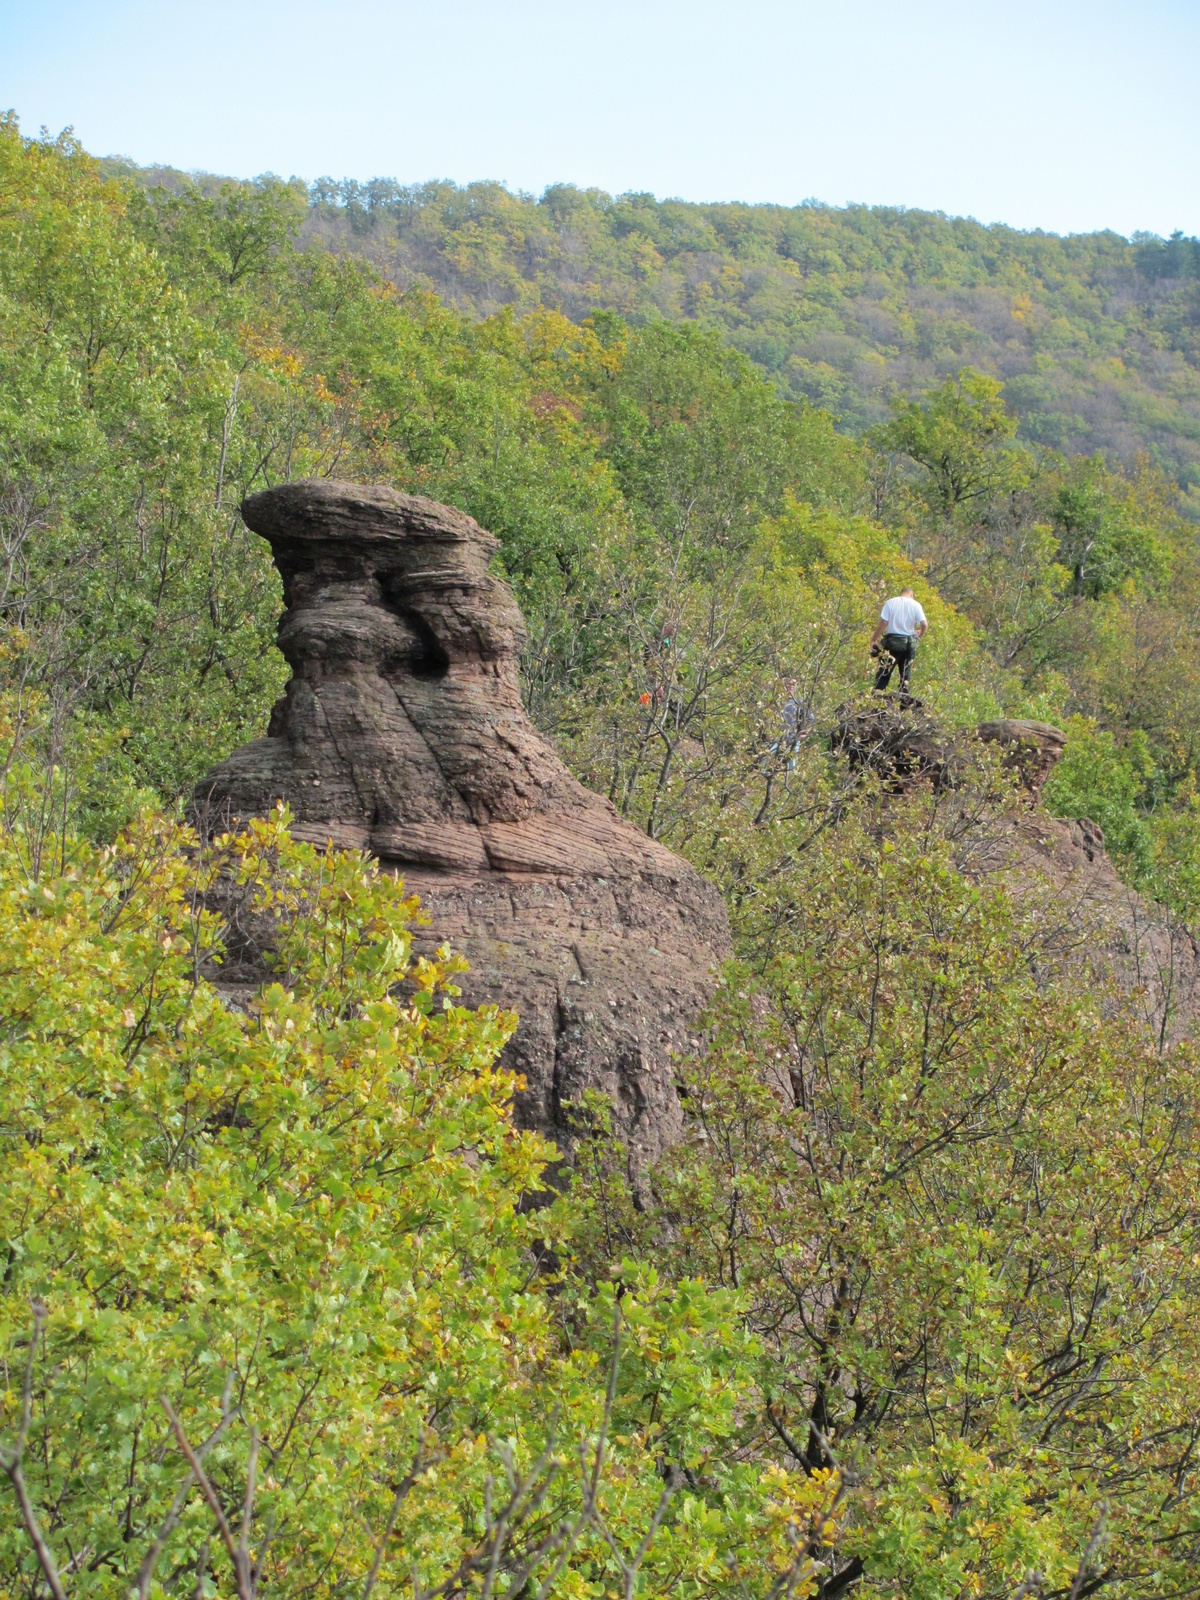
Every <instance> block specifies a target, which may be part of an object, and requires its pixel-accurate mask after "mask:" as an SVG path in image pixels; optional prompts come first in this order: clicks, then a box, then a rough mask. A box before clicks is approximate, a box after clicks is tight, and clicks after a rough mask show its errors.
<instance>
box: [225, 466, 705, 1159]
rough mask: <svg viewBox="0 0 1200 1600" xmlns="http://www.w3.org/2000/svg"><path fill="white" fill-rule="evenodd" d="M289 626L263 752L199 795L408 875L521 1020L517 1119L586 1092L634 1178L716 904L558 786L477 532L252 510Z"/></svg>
mask: <svg viewBox="0 0 1200 1600" xmlns="http://www.w3.org/2000/svg"><path fill="white" fill-rule="evenodd" d="M242 514H243V516H244V517H245V519H246V521H247V523H248V524H249V525H250V527H251V528H253V529H254V531H255V532H256V533H259V534H261V535H262V536H263V537H264V538H265V539H267V540H268V541H269V542H270V545H271V550H272V553H273V555H274V558H275V563H276V565H277V566H278V568H279V571H280V573H281V574H282V576H283V585H284V595H285V598H286V602H287V610H286V612H285V613H284V616H283V618H282V620H281V621H280V624H279V646H280V649H281V650H282V651H283V654H284V656H285V657H286V659H287V662H288V665H289V666H290V667H291V669H292V678H291V682H290V683H289V684H288V686H287V691H286V693H285V695H284V697H283V699H282V700H280V701H279V703H278V704H277V705H276V707H275V709H274V711H273V712H272V714H271V721H270V725H269V727H268V729H267V734H266V737H265V738H263V739H257V740H255V741H254V742H253V743H252V744H249V745H246V746H244V747H243V748H242V749H240V750H238V751H236V752H235V753H234V754H233V755H232V756H231V757H230V758H229V760H228V761H225V762H223V763H222V764H221V765H220V766H219V767H217V768H216V769H215V770H214V771H213V772H211V773H210V774H209V775H208V777H207V778H206V779H205V780H204V781H203V783H202V784H201V785H200V786H199V787H198V789H197V791H196V806H197V810H198V811H199V812H200V813H201V814H202V815H203V814H204V813H208V814H210V815H212V814H214V813H215V814H216V815H217V816H219V817H220V818H221V819H222V820H223V821H224V820H233V819H235V818H237V817H239V816H240V817H247V816H253V815H262V814H265V813H266V812H268V811H269V810H270V809H271V807H273V806H274V805H275V803H276V802H277V801H278V800H280V799H284V800H286V801H287V802H288V803H289V805H290V806H291V808H292V811H293V814H294V816H295V827H294V832H295V834H296V835H297V836H298V837H300V838H305V839H309V840H312V841H314V842H315V843H318V844H325V843H326V842H328V841H332V843H333V844H335V845H338V846H342V847H354V848H357V849H366V850H370V851H372V852H373V853H374V854H375V855H377V856H378V857H379V858H380V859H381V861H383V862H384V863H385V864H386V865H387V866H389V867H391V868H393V869H394V870H396V871H397V872H400V873H402V874H403V877H404V880H405V884H406V886H407V887H408V888H409V889H411V890H412V891H414V892H415V893H417V894H419V895H420V896H421V899H422V902H423V903H424V906H425V908H426V910H427V911H428V912H429V914H430V915H431V917H432V919H433V921H432V927H431V929H430V930H429V935H428V937H429V941H430V942H431V943H434V944H440V943H442V942H443V941H444V942H447V943H449V944H450V945H451V946H453V948H455V949H456V950H458V951H460V952H461V953H462V954H463V955H465V956H466V957H467V959H468V960H469V961H470V963H471V969H472V970H471V972H470V974H469V975H468V977H467V978H465V979H464V980H463V988H464V994H465V996H466V998H467V1000H468V1001H469V1002H471V1003H481V1002H485V1001H494V1002H496V1003H498V1004H501V1005H504V1006H512V1007H515V1008H516V1009H517V1010H518V1011H519V1013H520V1018H521V1020H520V1026H519V1028H518V1032H517V1035H516V1037H515V1039H514V1040H513V1042H512V1043H511V1044H510V1045H509V1047H508V1048H509V1053H510V1057H511V1060H512V1062H513V1064H514V1065H515V1066H516V1067H517V1068H518V1069H519V1070H520V1071H521V1072H522V1073H523V1074H524V1075H525V1078H526V1081H527V1084H528V1089H527V1092H526V1094H525V1095H524V1097H523V1099H522V1102H521V1105H520V1107H519V1113H520V1115H521V1117H522V1120H523V1121H524V1122H525V1123H526V1124H527V1125H530V1126H533V1127H537V1128H539V1129H541V1130H543V1131H545V1132H547V1133H550V1134H551V1135H553V1136H556V1137H558V1138H559V1139H560V1140H562V1141H564V1142H565V1136H566V1134H567V1130H568V1126H569V1109H568V1108H569V1106H570V1104H571V1103H572V1102H576V1101H578V1099H579V1097H580V1095H581V1094H582V1093H583V1092H584V1091H585V1090H589V1089H592V1090H599V1091H600V1092H602V1093H603V1094H605V1095H606V1096H607V1097H608V1098H609V1099H610V1101H611V1102H612V1105H613V1107H614V1125H615V1130H616V1131H617V1132H618V1133H619V1134H620V1136H621V1137H622V1138H623V1139H624V1141H625V1142H626V1144H627V1145H628V1147H629V1148H630V1151H631V1154H632V1156H633V1157H634V1160H635V1162H637V1163H638V1164H639V1165H640V1164H641V1163H642V1162H644V1161H646V1160H649V1159H653V1157H654V1156H656V1155H657V1154H658V1153H659V1151H661V1150H662V1149H663V1148H664V1147H665V1145H666V1144H668V1143H669V1142H670V1141H671V1140H672V1139H674V1138H675V1137H676V1136H677V1134H678V1132H679V1130H680V1128H681V1126H682V1116H681V1111H680V1105H679V1100H678V1096H677V1094H676V1091H675V1085H674V1076H673V1071H672V1067H671V1052H672V1050H675V1049H680V1048H686V1046H687V1041H688V1036H689V1030H690V1029H691V1027H692V1026H693V1024H694V1021H695V1018H696V1015H697V1013H698V1011H699V1010H700V1008H701V1006H702V1005H703V1003H704V1000H705V998H706V996H707V994H708V992H709V989H710V984H711V973H712V969H713V968H714V966H715V965H716V964H717V963H718V962H720V961H721V960H722V959H724V958H725V957H726V956H727V955H728V954H729V930H728V923H727V919H726V915H725V908H724V905H723V902H722V900H721V897H720V895H719V894H718V892H717V890H716V889H715V888H713V886H712V885H711V884H708V883H706V882H705V881H704V879H702V878H701V877H699V876H698V874H697V873H695V872H694V871H693V870H692V868H691V867H689V866H688V865H687V863H686V862H684V861H681V860H680V859H679V858H678V857H677V856H674V855H672V854H671V852H670V851H669V850H666V849H664V848H663V846H662V845H659V844H656V843H655V842H654V841H652V840H650V839H647V838H646V837H645V835H643V834H642V833H640V832H638V830H636V829H635V828H633V827H631V826H629V825H628V824H627V823H625V822H623V821H622V820H621V819H620V817H619V816H618V815H617V813H616V811H615V810H614V808H613V807H612V806H611V805H610V804H609V803H608V802H607V801H606V800H602V799H601V798H600V797H599V796H597V795H594V794H591V793H590V792H589V791H588V790H586V789H585V788H583V787H582V785H581V784H579V783H577V782H576V780H575V779H574V778H572V777H571V775H570V774H569V773H568V772H567V770H566V768H565V767H564V766H563V764H562V762H561V761H559V759H558V757H557V756H556V755H555V754H554V752H553V750H551V748H550V747H549V746H548V745H547V744H546V743H545V741H544V740H543V739H542V738H541V737H540V736H539V735H538V733H537V732H536V730H535V729H534V728H533V726H532V724H531V723H530V721H529V719H528V717H527V716H526V714H525V712H524V710H523V708H522V705H521V697H520V691H519V685H518V678H517V663H518V656H519V654H520V650H521V646H522V643H523V640H524V624H523V621H522V617H521V613H520V610H519V608H518V606H517V604H516V601H515V600H514V598H513V595H512V592H511V590H510V589H509V588H508V586H507V585H506V584H505V583H503V582H501V581H500V580H499V579H497V578H495V577H493V576H492V575H491V574H490V573H489V571H488V564H489V561H490V558H491V556H492V553H493V551H494V550H495V548H496V541H495V540H494V539H493V538H492V536H491V535H490V534H489V533H486V532H485V531H484V530H483V529H482V528H480V527H479V526H478V524H477V523H475V522H473V521H472V519H471V518H470V517H467V516H464V515H463V514H462V513H461V512H459V511H455V510H452V509H451V508H450V507H448V506H442V505H437V504H436V503H434V502H433V501H431V500H422V499H417V498H413V497H410V496H406V495H401V494H397V493H396V492H395V491H394V490H391V489H384V488H367V487H363V486H360V485H357V484H351V483H339V482H336V481H333V480H329V479H317V480H311V481H307V482H301V483H292V484H287V485H284V486H283V487H281V488H278V489H271V490H268V491H267V492H266V493H264V494H257V495H254V496H252V497H251V498H250V499H249V500H247V501H246V503H245V505H244V506H243V507H242Z"/></svg>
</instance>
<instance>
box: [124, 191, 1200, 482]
mask: <svg viewBox="0 0 1200 1600" xmlns="http://www.w3.org/2000/svg"><path fill="white" fill-rule="evenodd" d="M137 176H138V178H139V179H140V181H143V182H155V181H165V182H168V183H173V184H175V185H178V184H179V183H181V182H182V181H183V177H182V174H178V173H171V172H169V171H161V170H160V171H157V172H155V171H148V172H145V173H138V174H137ZM309 201H310V204H309V207H308V210H307V214H306V217H305V220H304V224H303V227H302V231H301V234H300V238H301V240H302V242H304V243H306V244H312V245H321V246H325V247H327V248H332V249H336V250H346V251H350V252H351V253H353V254H355V255H360V256H363V257H364V258H365V259H367V260H369V261H371V262H372V263H373V264H374V265H375V266H376V267H378V269H379V270H380V272H381V273H383V274H384V275H385V276H386V277H387V278H388V279H389V280H390V281H392V282H394V283H396V284H397V285H399V286H400V287H402V288H406V287H408V286H409V285H410V284H414V283H416V284H423V285H427V286H428V287H430V288H432V289H433V290H435V291H436V292H437V294H438V295H439V296H441V297H442V298H443V299H444V300H446V301H447V302H448V303H450V304H452V305H454V306H457V307H459V308H460V309H462V310H469V311H472V312H474V313H475V314H476V315H480V316H486V315H489V314H491V313H492V312H494V311H497V310H499V309H500V308H501V307H504V306H511V307H513V308H514V309H516V310H518V311H523V310H528V309H530V308H531V307H532V306H535V305H544V306H551V307H555V308H558V309H561V310H562V311H564V312H565V313H566V314H567V315H568V316H569V317H571V318H572V319H573V320H575V321H579V320H581V319H582V318H583V317H586V316H587V315H588V314H589V313H590V312H591V311H593V310H595V309H597V308H606V309H610V310H614V311H618V312H620V313H621V314H622V315H623V316H626V317H628V318H630V319H632V320H633V321H635V322H641V321H644V320H645V319H646V318H647V317H651V316H655V315H659V316H665V317H667V318H669V319H671V320H672V321H682V320H685V319H686V320H692V321H695V322H697V323H699V324H700V325H701V326H703V327H712V328H716V329H720V330H721V331H722V332H723V333H725V334H726V335H727V336H728V338H729V339H730V341H731V343H732V344H733V345H734V346H735V347H736V348H737V349H740V350H744V351H745V352H746V353H747V354H748V355H750V356H751V357H752V358H753V360H754V361H755V362H756V363H757V364H758V365H759V366H761V367H762V368H763V369H764V370H766V371H767V372H769V373H771V374H772V376H773V377H774V378H775V379H776V380H777V381H778V382H779V383H780V385H781V386H782V388H783V391H784V392H785V393H786V394H789V395H793V396H795V397H801V396H803V397H806V398H807V399H809V400H811V401H813V402H814V403H815V404H817V405H821V406H826V407H828V408H829V409H830V410H832V411H833V412H834V413H835V414H836V415H837V416H838V418H839V422H840V425H841V426H843V427H845V428H848V429H850V430H852V431H859V430H861V429H862V428H863V427H864V426H866V425H868V424H870V423H874V422H878V421H879V420H880V419H881V418H882V417H883V416H885V415H886V413H887V405H888V400H889V399H890V397H891V396H892V395H893V394H895V393H896V392H898V391H899V392H906V393H912V392H914V391H915V390H918V389H920V388H922V387H924V386H926V385H928V384H929V383H931V382H933V381H935V380H936V379H938V378H940V377H942V376H944V375H945V374H946V373H948V372H950V371H953V370H955V369H956V368H958V367H961V366H964V365H968V364H969V365H972V366H976V367H980V368H982V369H984V370H986V371H988V372H990V373H992V374H993V375H994V376H995V377H998V378H1002V379H1004V380H1005V383H1006V391H1005V392H1006V399H1007V401H1008V404H1009V405H1010V406H1011V407H1012V408H1013V410H1014V411H1015V412H1016V414H1017V415H1018V416H1019V418H1020V420H1021V436H1022V437H1023V438H1025V439H1028V440H1030V441H1031V442H1036V443H1041V444H1045V445H1049V446H1052V447H1053V448H1055V449H1060V450H1066V451H1071V452H1074V451H1082V452H1084V453H1091V452H1094V451H1096V450H1105V451H1110V452H1114V453H1116V454H1117V455H1118V456H1119V457H1120V458H1121V459H1123V460H1124V461H1125V462H1126V463H1132V461H1133V459H1134V457H1135V456H1136V453H1137V452H1138V450H1140V449H1141V450H1147V451H1149V452H1150V453H1151V454H1152V456H1153V458H1154V459H1155V460H1156V461H1158V462H1159V463H1160V464H1161V465H1162V466H1163V467H1164V468H1166V470H1168V471H1169V472H1170V473H1171V474H1172V475H1173V476H1177V477H1178V479H1179V481H1180V483H1181V484H1182V485H1183V487H1184V488H1185V489H1187V488H1190V486H1191V485H1192V484H1193V483H1195V484H1198V485H1200V365H1198V363H1200V244H1198V243H1197V241H1196V240H1194V239H1187V238H1183V237H1181V236H1175V237H1173V238H1172V239H1170V240H1162V239H1156V238H1153V237H1150V236H1138V237H1136V238H1135V239H1134V240H1133V241H1132V242H1130V241H1127V240H1125V239H1123V238H1121V237H1119V236H1118V235H1116V234H1113V233H1098V234H1082V235H1073V236H1071V237H1069V238H1059V237H1058V236H1056V235H1054V234H1048V233H1040V232H1038V233H1022V232H1019V231H1017V230H1016V229H1012V228H1006V227H1003V226H995V227H983V226H981V225H980V224H979V223H976V222H973V221H970V220H969V219H966V218H961V217H946V216H943V215H941V214H939V213H934V212H922V211H906V210H902V209H900V208H888V207H866V206H851V207H847V208H845V209H837V208H834V207H830V206H823V205H818V204H815V203H811V204H805V205H803V206H798V207H793V208H786V207H782V206H765V205H760V206H752V205H693V204H688V203H686V202H683V201H679V200H666V201H659V200H656V199H655V198H654V197H653V196H652V195H644V194H642V195H622V196H620V197H617V198H615V199H614V198H613V197H612V196H610V195H607V194H604V193H602V192H600V191H598V190H580V189H576V188H573V187H572V186H571V185H570V184H560V185H556V186H555V187H553V188H550V189H547V191H546V192H545V194H543V195H542V196H541V197H540V198H538V199H534V198H533V197H532V196H529V195H519V194H513V193H510V192H509V191H508V190H506V189H505V188H503V187H502V186H501V185H499V184H494V183H493V184H487V183H476V184H470V185H467V186H466V187H463V188H456V187H455V186H454V185H453V184H449V183H441V184H437V183H429V184H420V185H414V186H412V187H403V186H401V185H398V184H396V183H395V182H392V181H390V180H385V179H376V180H373V181H371V182H369V183H362V184H360V183H355V182H353V181H350V180H345V181H342V182H334V181H333V180H331V179H322V180H320V181H319V182H318V183H316V184H314V185H313V186H312V190H311V194H310V196H309ZM1189 503H1190V501H1189ZM1197 504H1198V505H1200V501H1198V502H1197Z"/></svg>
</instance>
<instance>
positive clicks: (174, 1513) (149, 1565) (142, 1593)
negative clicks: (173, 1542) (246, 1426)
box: [137, 1372, 234, 1600]
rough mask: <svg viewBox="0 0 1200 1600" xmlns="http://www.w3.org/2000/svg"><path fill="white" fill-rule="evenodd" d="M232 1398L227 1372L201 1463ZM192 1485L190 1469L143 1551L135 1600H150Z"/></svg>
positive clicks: (218, 1433) (202, 1448) (222, 1425)
mask: <svg viewBox="0 0 1200 1600" xmlns="http://www.w3.org/2000/svg"><path fill="white" fill-rule="evenodd" d="M232 1394H233V1373H232V1372H230V1373H229V1375H228V1377H227V1379H226V1381H225V1393H224V1394H223V1395H222V1396H221V1420H220V1422H218V1423H217V1425H216V1427H215V1428H214V1429H213V1431H212V1432H211V1433H210V1434H209V1436H208V1438H207V1439H205V1441H204V1443H203V1444H202V1445H201V1446H200V1448H199V1449H198V1450H197V1451H196V1455H197V1457H198V1459H199V1460H201V1461H203V1460H204V1457H205V1456H206V1455H207V1454H208V1452H209V1451H210V1450H211V1449H212V1447H213V1445H214V1444H216V1442H217V1440H218V1439H219V1438H220V1437H221V1435H222V1434H223V1433H224V1432H225V1429H226V1428H227V1427H228V1426H229V1424H230V1422H231V1421H232V1420H233V1415H234V1412H233V1408H232V1407H231V1406H230V1403H229V1402H230V1399H231V1397H232ZM195 1481H196V1479H195V1475H194V1474H193V1472H192V1471H191V1468H190V1467H189V1469H188V1475H187V1477H186V1478H185V1479H184V1481H183V1483H182V1484H181V1486H180V1489H179V1493H178V1494H177V1495H176V1496H175V1498H174V1500H173V1501H172V1502H171V1509H170V1510H169V1511H168V1512H167V1514H166V1516H165V1517H164V1518H163V1522H162V1526H161V1527H160V1528H159V1530H158V1533H157V1534H156V1535H155V1539H154V1543H153V1544H152V1545H151V1546H150V1548H149V1550H147V1551H146V1554H145V1556H144V1558H143V1560H142V1564H141V1566H140V1567H139V1568H138V1582H137V1594H138V1600H149V1595H150V1581H151V1579H152V1578H153V1577H154V1569H155V1567H156V1566H157V1565H158V1559H159V1557H160V1556H161V1555H162V1553H163V1550H164V1549H165V1548H166V1543H167V1540H168V1539H169V1538H170V1536H171V1533H172V1532H173V1530H174V1528H175V1525H176V1523H177V1522H178V1521H179V1519H180V1517H181V1516H182V1515H183V1508H184V1506H185V1505H186V1504H187V1498H188V1495H189V1494H191V1492H192V1485H193V1484H194V1483H195Z"/></svg>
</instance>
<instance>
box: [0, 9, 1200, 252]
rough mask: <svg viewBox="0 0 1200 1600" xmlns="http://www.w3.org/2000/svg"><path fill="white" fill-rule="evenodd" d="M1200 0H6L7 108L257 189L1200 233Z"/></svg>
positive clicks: (2, 70)
mask: <svg viewBox="0 0 1200 1600" xmlns="http://www.w3.org/2000/svg"><path fill="white" fill-rule="evenodd" d="M1198 83H1200V0H1136V3H1135V0H992V3H979V0H741V3H739V4H730V3H726V0H690V3H685V0H595V3H594V4H590V5H584V4H577V3H575V0H490V3H489V0H440V3H426V4H422V5H417V4H412V3H410V0H336V3H326V4H321V5H318V4H312V3H309V0H205V3H203V4H201V3H198V0H157V3H155V4H150V3H148V0H59V3H58V4H55V5H48V4H45V3H38V0H0V108H4V107H12V108H13V109H15V110H16V111H17V113H18V114H19V116H20V117H21V120H22V124H23V126H24V127H25V129H26V130H27V131H28V132H33V131H35V130H36V129H37V128H38V127H39V125H41V124H45V125H47V126H48V127H49V128H50V129H51V130H52V131H54V132H57V131H58V130H59V129H60V128H62V127H63V126H64V125H66V124H68V123H69V124H73V125H74V127H75V129H76V131H77V133H78V134H79V136H80V137H81V138H82V140H83V142H84V143H85V145H86V146H87V147H88V148H89V149H90V150H92V151H93V152H95V153H96V154H102V155H103V154H117V153H120V154H124V155H128V156H132V157H133V158H134V159H135V160H137V161H140V162H150V161H163V162H169V163H170V164H172V165H174V166H179V167H184V168H203V169H206V170H208V171H212V172H227V173H233V174H237V175H239V176H250V175H253V174H255V173H259V172H262V171H266V170H271V171H275V172H278V173H281V174H282V175H284V176H289V175H291V174H293V173H297V174H299V175H301V176H302V177H305V178H309V179H311V178H314V177H317V176H319V175H321V174H323V173H329V174H332V175H333V176H335V177H341V176H344V175H350V176H353V177H357V178H368V177H373V176H376V175H380V176H387V177H395V178H398V179H400V180H401V181H402V182H414V181H417V180H421V179H425V178H434V177H448V178H453V179H455V180H457V181H459V182H465V181H468V180H470V179H473V178H499V179H501V180H503V181H505V182H507V183H509V184H510V185H512V186H514V187H517V188H522V189H527V190H532V191H533V192H535V193H537V192H540V191H541V190H542V189H543V188H544V187H545V185H546V184H547V183H552V182H564V181H565V182H571V183H577V184H580V185H585V186H586V185H593V184H594V185H598V186H600V187H601V188H605V189H608V190H610V191H612V192H617V193H619V192H622V191H624V190H628V189H638V190H651V191H653V192H654V193H655V194H657V195H660V196H666V195H678V196H682V197H683V198H685V199H689V200H754V201H763V200H768V201H777V202H780V203H782V204H788V205H791V204H795V203H797V202H798V201H800V200H803V199H805V198H806V197H809V196H812V197H815V198H817V199H820V200H825V201H829V202H832V203H834V204H842V203H844V202H846V201H868V202H872V203H884V204H895V205H909V206H923V207H933V208H937V209H940V210H943V211H948V212H951V213H955V214H969V215H972V216H976V217H978V218H980V219H981V220H982V221H985V222H993V221H1002V222H1008V223H1012V224H1014V225H1016V226H1018V227H1025V228H1029V227H1044V228H1050V229H1054V230H1056V231H1060V232H1068V231H1080V230H1085V229H1091V228H1099V227H1112V228H1116V229H1117V230H1118V231H1120V232H1123V233H1128V232H1130V231H1132V230H1133V229H1135V228H1148V229H1151V230H1154V231H1157V232H1160V233H1166V232H1169V231H1170V230H1171V229H1172V228H1176V227H1179V228H1183V229H1184V230H1185V232H1188V233H1200V160H1198V157H1200V93H1198V92H1197V86H1198Z"/></svg>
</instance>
